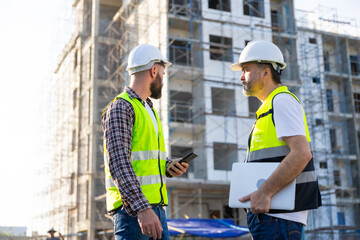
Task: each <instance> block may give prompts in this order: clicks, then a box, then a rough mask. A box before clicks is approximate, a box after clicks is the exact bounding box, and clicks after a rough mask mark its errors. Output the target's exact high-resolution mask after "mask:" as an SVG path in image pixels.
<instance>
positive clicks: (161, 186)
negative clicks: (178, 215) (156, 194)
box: [157, 134, 164, 204]
mask: <svg viewBox="0 0 360 240" xmlns="http://www.w3.org/2000/svg"><path fill="white" fill-rule="evenodd" d="M157 138H158V149H159V151H158V152H159V153H158V166H159V172H160V181H161V185H160V196H161V201H160V204H163V203H164V197H163V194H162V191H161V189H162V188H163V186H164V183H163V180H162V176H161V163H160V140H159V134H158V136H157Z"/></svg>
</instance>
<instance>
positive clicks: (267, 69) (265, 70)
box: [264, 67, 271, 78]
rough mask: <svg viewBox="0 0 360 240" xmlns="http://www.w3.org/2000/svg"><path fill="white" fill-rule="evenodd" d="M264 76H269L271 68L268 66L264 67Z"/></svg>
mask: <svg viewBox="0 0 360 240" xmlns="http://www.w3.org/2000/svg"><path fill="white" fill-rule="evenodd" d="M264 78H271V70H270V68H268V67H267V68H265V69H264Z"/></svg>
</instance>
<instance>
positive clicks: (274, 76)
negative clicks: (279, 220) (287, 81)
mask: <svg viewBox="0 0 360 240" xmlns="http://www.w3.org/2000/svg"><path fill="white" fill-rule="evenodd" d="M256 65H258V67H260V68H261V69H265V68H270V70H271V76H272V80H273V81H274V82H275V83H281V73H278V72H277V71H275V69H274V67H273V65H272V64H271V63H259V62H257V63H256Z"/></svg>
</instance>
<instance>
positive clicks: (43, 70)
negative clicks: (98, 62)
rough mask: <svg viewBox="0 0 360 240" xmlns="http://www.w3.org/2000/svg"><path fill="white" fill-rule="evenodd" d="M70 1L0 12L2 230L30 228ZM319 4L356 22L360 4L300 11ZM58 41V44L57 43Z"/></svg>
mask: <svg viewBox="0 0 360 240" xmlns="http://www.w3.org/2000/svg"><path fill="white" fill-rule="evenodd" d="M64 1H67V2H70V3H69V4H71V3H72V1H69V0H62V1H61V0H50V1H49V0H33V1H29V0H18V1H3V2H2V3H1V8H0V24H1V25H2V26H1V30H2V32H1V38H0V53H1V54H0V69H1V71H0V74H1V82H2V86H1V88H0V109H1V110H2V114H1V118H0V132H1V136H2V138H1V143H0V146H1V150H2V151H1V152H2V154H1V156H2V159H1V162H0V164H1V165H0V189H1V204H0V213H1V214H0V226H26V225H29V224H30V221H31V216H30V215H29V214H30V213H31V211H30V209H31V202H30V199H31V197H30V196H31V195H32V194H33V192H34V189H36V187H35V186H36V185H37V183H36V182H34V180H33V173H34V169H35V167H36V166H34V163H36V162H38V161H37V159H38V158H39V156H37V154H38V153H36V151H34V149H37V144H38V143H39V138H38V131H37V129H34V127H33V126H34V123H38V122H39V121H41V119H42V116H39V115H38V110H39V105H40V100H41V99H40V98H39V95H40V93H41V91H40V89H41V86H42V84H44V83H45V82H46V81H47V80H49V79H51V73H52V71H53V64H52V63H53V59H54V57H56V56H54V55H56V54H55V49H56V47H57V46H58V45H57V43H58V42H61V41H62V40H63V39H59V38H55V36H58V35H57V34H56V32H57V30H64V29H59V26H60V25H61V24H60V25H59V23H57V21H58V20H60V19H62V18H64V17H66V16H64V15H63V14H62V15H61V16H62V18H61V17H59V9H60V10H61V5H62V4H63V2H64ZM318 4H322V5H327V6H330V7H336V8H337V9H338V15H339V16H347V17H350V18H355V17H357V16H358V15H359V14H358V12H356V10H359V9H360V2H359V0H342V1H338V0H336V1H335V0H296V1H295V8H301V9H306V10H313V9H315V8H316V7H317V5H318ZM357 23H358V26H359V25H360V19H358V20H357ZM56 39H57V40H56Z"/></svg>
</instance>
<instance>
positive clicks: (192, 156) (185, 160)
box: [179, 152, 198, 163]
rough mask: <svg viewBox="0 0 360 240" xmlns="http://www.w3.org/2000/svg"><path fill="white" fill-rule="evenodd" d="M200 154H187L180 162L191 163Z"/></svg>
mask: <svg viewBox="0 0 360 240" xmlns="http://www.w3.org/2000/svg"><path fill="white" fill-rule="evenodd" d="M197 156H198V155H196V154H195V153H193V152H191V153H189V154H187V155H186V156H185V157H183V158H182V159H181V160H180V161H179V163H182V162H186V163H190V162H191V161H192V160H194V159H195V158H196V157H197Z"/></svg>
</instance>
